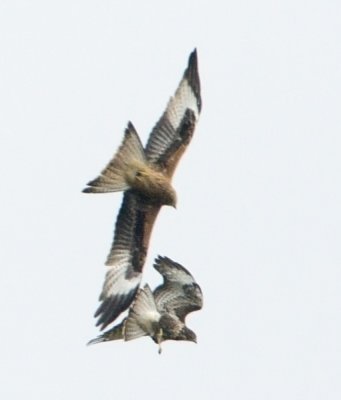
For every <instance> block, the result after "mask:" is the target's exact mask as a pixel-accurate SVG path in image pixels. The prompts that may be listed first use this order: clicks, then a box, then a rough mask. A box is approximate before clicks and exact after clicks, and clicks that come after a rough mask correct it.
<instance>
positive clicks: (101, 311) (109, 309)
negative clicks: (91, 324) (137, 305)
mask: <svg viewBox="0 0 341 400" xmlns="http://www.w3.org/2000/svg"><path fill="white" fill-rule="evenodd" d="M138 288H139V287H138V285H137V286H136V287H134V288H133V289H132V290H130V291H129V292H128V293H124V294H123V293H122V294H118V295H112V296H109V297H105V298H104V297H102V296H101V301H102V303H101V304H100V306H99V307H98V309H97V310H96V312H95V315H94V317H95V318H97V317H98V320H97V322H96V326H101V327H100V330H101V331H102V330H103V329H105V328H106V327H107V326H108V325H109V324H111V323H112V322H113V321H115V319H116V318H117V317H118V316H119V315H120V314H121V313H122V312H123V311H124V310H126V309H127V308H128V307H129V306H130V304H131V303H132V301H133V300H134V297H135V295H136V292H137V291H138Z"/></svg>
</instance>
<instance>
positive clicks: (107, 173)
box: [83, 122, 146, 193]
mask: <svg viewBox="0 0 341 400" xmlns="http://www.w3.org/2000/svg"><path fill="white" fill-rule="evenodd" d="M145 163H146V158H145V154H144V149H143V146H142V143H141V140H140V138H139V136H138V134H137V132H136V130H135V128H134V125H133V124H132V123H131V122H129V123H128V126H127V128H126V130H125V133H124V138H123V141H122V143H121V145H120V147H119V149H118V151H117V152H116V154H115V155H114V157H113V158H112V160H111V161H110V162H109V163H108V165H107V166H106V167H105V168H104V169H103V171H102V172H101V175H100V176H99V177H97V178H96V179H94V180H92V181H90V182H88V184H87V186H88V187H86V188H85V189H84V190H83V193H108V192H120V191H124V190H128V189H129V187H130V185H129V182H128V181H127V177H128V175H129V172H130V171H131V170H134V168H136V167H137V166H138V165H141V164H142V165H144V164H145Z"/></svg>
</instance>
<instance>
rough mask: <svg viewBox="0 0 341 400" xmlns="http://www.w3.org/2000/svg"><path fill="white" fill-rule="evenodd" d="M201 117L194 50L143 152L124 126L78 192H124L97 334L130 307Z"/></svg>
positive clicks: (131, 130) (130, 127)
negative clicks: (101, 167) (109, 157)
mask: <svg viewBox="0 0 341 400" xmlns="http://www.w3.org/2000/svg"><path fill="white" fill-rule="evenodd" d="M200 111H201V97H200V80H199V74H198V61H197V52H196V50H194V51H193V52H192V53H191V54H190V56H189V61H188V66H187V68H186V70H185V72H184V75H183V77H182V79H181V81H180V84H179V86H178V88H177V90H176V92H175V94H174V96H173V97H171V99H170V100H169V102H168V105H167V107H166V110H165V111H164V113H163V115H162V116H161V118H160V119H159V121H158V122H157V123H156V125H155V127H154V128H153V130H152V132H151V134H150V137H149V139H148V142H147V144H146V146H145V148H143V146H142V144H141V141H140V139H139V136H138V134H137V132H136V130H135V128H134V126H133V124H132V123H131V122H129V123H128V126H127V128H126V130H125V134H124V139H123V141H122V144H121V146H120V147H119V149H118V151H117V153H116V154H115V155H114V157H113V159H112V160H111V161H110V162H109V164H108V165H107V166H106V167H105V168H104V170H103V171H102V172H101V175H100V176H99V177H98V178H96V179H94V180H92V181H90V182H89V183H88V185H87V187H86V188H85V189H84V190H83V191H84V192H85V193H105V192H116V191H124V196H123V202H122V205H121V208H120V211H119V214H118V217H117V221H116V226H115V234H114V240H113V243H112V247H111V250H110V252H109V255H108V257H107V260H106V265H107V266H108V267H109V268H108V270H107V273H106V276H105V281H104V285H103V289H102V292H101V295H100V298H99V301H100V302H101V304H100V306H99V308H98V309H97V311H96V313H95V317H98V320H97V326H99V325H101V330H102V329H104V328H105V327H106V326H107V325H109V324H110V323H112V322H113V321H114V320H115V319H116V318H117V316H118V315H119V314H120V313H121V312H123V311H124V310H126V309H127V308H128V307H129V305H130V304H131V302H132V301H133V299H134V297H135V295H136V293H137V291H138V288H139V285H140V282H141V276H142V269H143V266H144V263H145V258H146V255H147V249H148V244H149V239H150V235H151V232H152V228H153V225H154V222H155V219H156V217H157V215H158V213H159V210H160V208H161V206H163V205H170V206H174V207H175V205H176V192H175V190H174V189H173V187H172V185H171V179H172V176H173V173H174V170H175V168H176V166H177V164H178V162H179V159H180V158H181V156H182V154H183V153H184V151H185V150H186V147H187V146H188V144H189V143H190V141H191V139H192V136H193V132H194V129H195V125H196V122H197V120H198V118H199V114H200Z"/></svg>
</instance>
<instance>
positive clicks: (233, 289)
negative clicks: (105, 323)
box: [0, 0, 341, 400]
mask: <svg viewBox="0 0 341 400" xmlns="http://www.w3.org/2000/svg"><path fill="white" fill-rule="evenodd" d="M340 19H341V5H340V3H339V2H336V1H314V0H312V1H310V2H307V1H302V0H295V1H293V0H286V1H274V0H272V1H270V0H268V1H265V0H261V1H257V2H255V1H245V0H238V1H235V0H234V1H210V2H205V1H184V0H181V1H179V0H174V1H172V2H160V1H147V0H146V1H143V2H137V1H125V2H123V1H120V2H118V1H113V0H110V1H109V0H108V1H104V0H103V1H90V0H82V1H80V0H79V1H75V0H68V1H65V0H59V1H55V2H51V1H49V2H47V1H37V0H32V1H19V0H18V1H15V0H12V1H6V0H3V1H1V2H0V48H1V51H0V70H1V71H0V96H1V97H0V130H1V137H0V140H1V146H0V152H1V156H0V166H1V171H2V173H1V188H2V190H1V205H2V207H1V215H0V220H1V225H0V232H1V250H0V251H1V256H0V257H1V269H0V304H1V343H0V360H1V363H0V376H1V380H2V382H1V384H0V397H1V398H3V399H6V400H12V399H21V398H25V399H35V400H36V399H46V398H48V399H49V400H60V399H75V398H77V399H78V398H82V399H83V400H90V399H91V400H92V399H101V400H102V399H103V400H106V399H122V400H125V399H137V398H139V399H142V400H143V399H148V400H149V399H156V398H160V397H161V398H162V399H164V400H170V399H180V400H181V399H188V398H197V399H233V400H250V399H252V400H254V399H257V400H258V399H259V400H264V399H271V400H272V399H276V400H282V399H283V400H287V399H304V400H315V399H328V400H334V399H335V400H338V399H340V397H341V381H340V375H341V341H340V337H341V306H340V304H341V283H340V281H341V250H340V238H341V212H340V204H341V189H340V172H341V161H340V147H341V138H340V134H341V117H340V115H341V114H340V104H341V95H340V93H341V52H340V35H341V27H340ZM194 47H197V49H198V57H199V69H200V75H201V83H202V97H203V110H202V115H201V119H200V121H199V124H198V127H197V130H196V132H195V137H194V139H193V141H192V143H191V145H190V146H189V148H188V150H187V152H186V154H185V155H184V157H183V158H182V160H181V162H180V164H179V166H178V169H177V171H176V175H175V178H174V186H175V187H176V189H177V192H178V209H177V210H173V209H171V208H163V210H162V212H161V214H160V216H159V218H158V220H157V222H156V225H155V228H154V231H153V235H152V239H151V246H150V248H149V253H148V260H147V263H146V266H145V274H144V281H148V282H149V283H150V284H151V286H152V287H154V285H156V284H158V283H159V282H160V277H159V275H158V274H157V273H156V271H154V270H153V268H152V267H151V264H152V262H153V259H154V258H155V256H156V255H157V254H161V255H167V256H169V257H171V258H172V259H174V260H176V261H178V262H180V263H182V264H183V265H185V266H186V268H188V269H189V270H190V271H191V272H192V273H193V275H194V276H195V278H196V280H197V281H198V283H199V284H200V285H201V287H202V290H203V293H204V300H205V305H204V309H203V310H202V311H200V312H197V313H193V314H192V315H190V316H189V318H188V326H189V327H190V328H192V329H193V330H195V331H196V333H197V335H198V344H197V345H194V344H192V343H174V342H167V343H165V344H164V346H163V353H162V355H161V356H159V355H158V353H157V346H155V344H154V343H153V342H152V341H151V340H150V339H148V338H143V339H140V340H136V341H133V342H131V343H121V342H111V343H108V344H107V343H105V344H99V345H96V346H92V347H86V346H85V343H86V342H87V341H88V340H89V339H91V338H93V337H95V336H96V335H97V333H98V330H97V329H96V328H95V326H94V322H95V320H94V319H93V317H92V315H93V312H94V311H95V309H96V307H97V305H98V303H97V297H98V295H99V293H100V289H101V285H102V282H103V277H104V274H105V266H104V261H105V258H106V255H107V252H108V250H109V247H110V244H111V240H112V233H113V225H114V222H115V219H116V214H117V211H118V208H119V205H120V202H121V194H109V195H98V196H90V195H84V194H82V193H81V189H82V188H83V187H84V185H85V183H86V182H87V181H88V180H89V179H91V178H94V177H95V176H96V175H97V174H98V172H99V171H100V169H101V168H102V167H104V165H105V164H106V162H107V161H108V160H109V158H110V157H111V156H112V154H113V152H114V151H115V150H116V148H117V146H118V145H119V143H120V142H121V139H122V135H123V130H124V127H125V125H126V123H127V121H128V120H129V119H130V120H132V121H133V123H134V125H135V126H136V128H137V130H138V132H139V134H140V136H141V138H142V140H143V141H144V142H145V141H146V139H147V137H148V135H149V132H150V130H151V128H152V127H153V125H154V123H155V122H156V120H157V119H158V117H159V116H160V114H161V113H162V111H163V110H164V108H165V106H166V103H167V101H168V98H169V96H170V95H171V94H172V93H173V92H174V90H175V88H176V86H177V84H178V82H179V80H180V78H181V76H182V73H183V71H184V69H185V67H186V64H187V58H188V55H189V53H190V52H191V51H192V50H193V48H194Z"/></svg>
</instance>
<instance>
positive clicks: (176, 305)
mask: <svg viewBox="0 0 341 400" xmlns="http://www.w3.org/2000/svg"><path fill="white" fill-rule="evenodd" d="M154 268H155V269H156V270H157V271H158V272H160V274H161V275H162V276H163V279H164V282H163V284H162V285H160V286H158V287H157V288H156V289H155V290H154V297H155V301H156V304H157V306H158V309H159V310H160V311H165V312H171V313H174V314H176V315H177V317H178V318H179V319H180V320H181V321H184V320H185V318H186V315H187V314H189V313H190V312H193V311H196V310H200V309H201V308H202V304H203V296H202V292H201V289H200V286H199V285H198V284H197V283H196V282H195V280H194V278H193V276H192V275H191V274H190V273H189V272H188V271H187V269H186V268H184V267H183V266H182V265H180V264H178V263H176V262H174V261H172V260H171V259H170V258H168V257H160V256H159V257H158V258H157V259H156V260H155V264H154Z"/></svg>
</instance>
